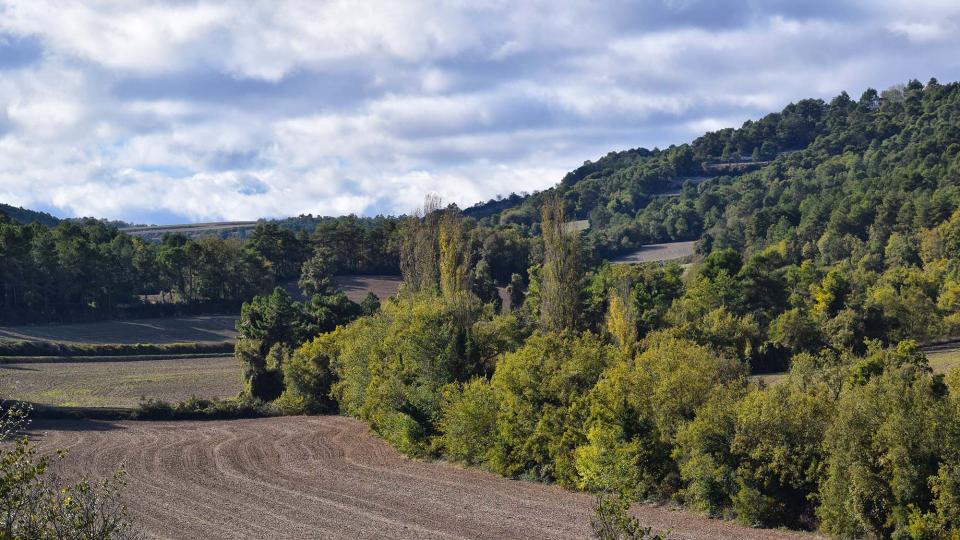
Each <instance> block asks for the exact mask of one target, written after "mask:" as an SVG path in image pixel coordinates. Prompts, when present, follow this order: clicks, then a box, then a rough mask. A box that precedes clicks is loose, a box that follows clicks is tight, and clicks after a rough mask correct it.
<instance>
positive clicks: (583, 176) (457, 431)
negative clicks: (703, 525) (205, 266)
mask: <svg viewBox="0 0 960 540" xmlns="http://www.w3.org/2000/svg"><path fill="white" fill-rule="evenodd" d="M958 130H960V85H957V84H950V85H940V84H938V83H937V82H936V81H930V82H929V83H928V84H927V85H922V84H920V83H917V82H916V81H913V82H911V83H909V84H908V85H905V86H903V87H896V88H892V89H890V90H887V91H884V92H883V93H877V92H875V91H873V90H868V91H867V92H865V93H864V94H863V95H862V97H861V98H860V100H858V101H854V100H852V99H850V98H849V97H848V96H847V95H845V94H843V95H841V96H839V97H837V98H835V99H834V100H832V101H831V102H830V103H824V102H821V101H818V100H807V101H804V102H801V103H799V104H795V105H791V106H789V107H787V108H786V109H785V110H784V111H783V112H782V113H779V114H775V115H770V116H768V117H765V118H764V119H762V120H760V121H757V122H748V123H747V124H745V125H744V127H743V128H741V129H739V130H724V131H720V132H716V133H711V134H708V135H706V136H704V137H702V138H700V139H697V140H696V141H694V143H693V144H692V145H684V146H679V147H672V148H670V149H667V150H663V151H660V150H652V151H647V150H632V151H628V152H623V153H618V154H611V155H609V156H607V157H605V158H603V159H601V160H599V161H598V162H596V163H590V164H587V165H585V166H584V167H583V168H581V169H578V170H577V171H574V172H573V173H571V174H570V175H568V176H567V178H566V179H564V181H563V182H562V183H561V184H560V185H559V186H558V187H557V188H555V189H552V190H549V191H547V192H544V193H538V194H534V195H530V196H528V197H526V198H523V197H518V198H514V199H513V200H512V201H510V203H509V204H504V205H501V206H500V207H496V206H495V205H493V206H490V207H484V208H487V209H488V210H489V209H491V208H492V209H493V211H492V212H479V213H475V214H474V215H473V216H470V215H469V213H467V215H466V216H465V215H464V213H461V212H459V211H458V210H457V209H456V208H443V207H442V206H441V205H439V204H437V202H436V201H435V200H428V201H427V204H426V205H425V208H424V211H423V212H422V213H420V214H417V215H414V216H408V217H406V218H405V219H404V220H403V222H402V223H401V224H400V227H399V236H398V239H399V261H400V268H401V270H402V272H403V276H404V287H403V288H402V289H401V292H400V294H398V296H397V297H396V298H394V299H391V300H389V301H387V302H385V303H383V305H382V306H379V307H377V306H375V305H372V304H369V305H367V306H366V307H364V308H358V307H357V306H356V305H349V304H346V303H341V304H338V303H337V302H336V301H332V300H330V299H331V298H334V297H335V296H336V295H331V294H330V291H322V286H321V287H319V288H318V289H317V290H320V291H322V294H318V295H317V296H316V297H315V298H317V300H314V302H320V303H323V304H324V305H326V306H327V307H328V309H329V310H330V311H329V316H327V317H326V318H325V321H326V324H325V325H324V326H325V328H327V329H329V331H327V332H322V333H319V334H317V333H316V328H317V326H316V322H315V321H316V319H315V318H311V317H309V316H305V315H303V314H304V313H307V312H308V311H309V310H307V309H306V308H305V307H304V306H303V305H300V304H298V303H296V302H291V300H290V299H289V298H288V297H287V296H285V295H284V294H283V293H282V291H275V292H274V293H273V294H272V295H270V296H261V297H258V298H257V300H256V301H254V302H251V303H248V304H246V305H245V306H244V312H243V316H242V317H241V322H240V324H239V325H238V329H239V330H240V333H241V340H240V345H238V357H239V358H240V359H241V361H242V363H243V365H244V366H245V378H246V381H247V385H246V390H245V393H246V395H247V396H248V398H252V399H259V400H264V401H267V402H272V407H275V408H276V409H277V410H279V411H282V412H286V413H304V412H307V413H320V412H331V411H339V412H341V413H345V414H349V415H352V416H356V417H358V418H361V419H364V420H366V421H367V422H369V423H370V425H371V426H372V427H373V429H375V430H376V431H377V432H378V433H380V434H381V435H382V436H383V437H384V438H385V439H386V440H387V441H389V442H390V443H391V444H392V445H394V446H395V447H396V448H398V449H399V450H400V451H402V452H405V453H407V454H410V455H413V456H419V457H441V458H445V459H449V460H454V461H459V462H462V463H466V464H471V465H477V466H481V467H484V468H487V469H489V470H492V471H495V472H498V473H501V474H504V475H507V476H511V477H516V478H526V479H534V480H540V481H548V482H556V483H558V484H560V485H563V486H565V487H568V488H571V489H578V490H588V491H594V492H602V493H615V494H619V495H620V496H621V497H623V498H624V499H626V500H638V499H640V500H658V501H674V502H679V503H682V504H685V505H687V506H688V507H690V508H692V509H695V510H698V511H702V512H705V513H708V514H710V515H714V516H725V517H731V518H735V519H737V520H739V521H741V522H743V523H746V524H750V525H764V526H787V527H794V528H802V529H817V530H821V531H823V532H825V533H828V534H831V535H833V536H837V537H844V538H846V537H862V536H868V537H879V538H914V539H921V538H924V539H925V538H956V537H957V536H958V535H960V504H958V501H960V371H958V370H954V371H953V372H951V373H948V374H937V373H934V371H933V370H932V369H931V367H930V365H929V363H928V361H927V359H926V357H925V356H924V354H923V353H922V352H921V351H920V348H919V344H922V343H924V342H929V341H932V340H936V339H949V338H951V337H954V336H956V335H957V333H958V331H960V328H958V322H960V300H958V299H960V212H958V207H960V191H958V185H960V174H958V173H960V143H958V142H956V141H960V138H958ZM747 156H749V157H747ZM694 179H695V180H694ZM678 184H679V185H680V189H679V193H677V194H672V195H662V193H664V192H667V191H669V190H670V189H672V188H673V187H674V186H677V185H678ZM658 192H659V193H660V194H659V195H658ZM510 205H512V206H510ZM507 206H509V208H507ZM478 209H479V207H478ZM482 213H486V215H482V216H481V215H480V214H482ZM478 216H479V217H478ZM584 216H589V219H590V221H591V229H590V231H589V232H586V233H583V234H581V233H579V232H576V231H574V230H572V229H571V228H569V227H566V226H565V225H564V224H565V223H566V222H567V221H569V220H570V219H572V218H574V217H576V218H581V217H584ZM478 231H492V232H494V234H493V235H492V236H493V237H496V236H498V235H506V234H508V233H507V231H510V232H509V234H510V235H514V236H511V242H513V241H515V242H516V245H517V246H525V249H526V250H527V253H526V254H525V258H524V259H523V260H525V261H529V263H530V265H529V267H528V268H527V270H526V271H525V272H522V273H521V272H516V271H513V269H512V267H511V269H510V276H509V279H508V282H509V283H510V295H511V298H512V299H513V300H514V301H512V302H511V304H510V309H504V308H503V307H502V306H500V305H499V304H498V302H497V301H496V300H494V299H493V298H492V297H491V296H490V295H489V294H488V292H487V285H488V284H489V282H490V280H493V279H495V280H497V281H501V280H504V279H505V278H506V276H505V273H506V272H505V271H504V269H499V270H498V271H497V276H496V277H495V278H494V277H493V276H492V275H491V274H493V272H491V268H492V265H493V264H494V263H496V262H500V261H497V260H496V259H498V258H499V256H497V257H496V258H490V257H488V256H487V255H486V254H487V251H486V250H485V249H484V245H485V244H486V243H487V239H489V238H491V236H484V235H482V234H480V235H479V236H478V234H479V233H478ZM479 238H484V240H482V241H480V240H479ZM674 239H697V240H699V251H700V259H699V260H698V261H697V262H696V263H695V264H693V265H692V266H687V267H681V266H680V265H677V264H666V265H661V264H647V265H632V266H628V265H611V264H609V263H606V262H602V259H603V258H604V256H603V255H602V254H603V253H613V252H617V251H618V250H621V249H623V248H629V247H630V246H634V245H639V244H642V243H646V242H652V241H660V240H674ZM499 242H500V241H499V240H498V241H492V240H491V241H490V244H491V246H494V245H497V244H498V243H499ZM478 243H479V249H478ZM518 249H519V248H518ZM510 251H512V249H505V251H501V252H500V253H509V252H510ZM491 252H492V251H491ZM518 259H519V258H518ZM598 260H600V261H601V262H599V263H598V262H597V261H598ZM309 279H311V280H313V281H315V282H316V283H321V284H322V283H323V271H322V268H321V270H320V271H317V272H313V273H312V274H310V275H309ZM501 282H502V281H501ZM277 313H291V314H292V315H289V316H285V317H277V316H275V314H277ZM346 321H351V322H348V323H347V322H346ZM344 323H345V324H344ZM311 325H312V326H311ZM311 328H312V329H311ZM780 368H784V369H787V375H786V376H785V377H784V378H783V379H781V380H780V381H779V382H776V383H773V384H771V385H769V386H768V385H767V384H765V383H764V382H762V381H760V380H757V379H754V378H751V377H750V376H749V375H750V373H751V372H756V371H761V370H768V369H780Z"/></svg>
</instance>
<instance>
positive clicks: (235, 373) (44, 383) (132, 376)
mask: <svg viewBox="0 0 960 540" xmlns="http://www.w3.org/2000/svg"><path fill="white" fill-rule="evenodd" d="M240 388H241V381H240V367H239V365H238V364H237V360H236V359H235V358H233V357H232V356H222V357H217V358H178V359H173V360H142V361H141V360H138V361H128V362H63V363H29V364H28V363H23V364H0V395H2V396H3V397H4V398H8V399H16V400H20V401H29V402H31V403H36V404H40V405H48V406H57V407H98V408H100V407H106V408H129V407H134V406H136V405H137V402H138V401H139V400H140V397H141V396H142V397H147V398H160V399H163V400H165V401H170V402H176V401H181V400H184V399H187V398H189V397H190V396H198V397H203V398H226V397H230V396H234V395H236V394H237V392H239V391H240Z"/></svg>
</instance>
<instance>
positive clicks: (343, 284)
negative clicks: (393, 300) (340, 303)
mask: <svg viewBox="0 0 960 540" xmlns="http://www.w3.org/2000/svg"><path fill="white" fill-rule="evenodd" d="M401 283H403V278H401V277H400V276H360V275H356V276H335V277H334V278H333V285H334V286H335V287H336V288H337V290H340V291H343V292H344V293H346V295H347V298H349V299H350V300H353V301H354V302H361V301H362V300H363V299H364V298H365V297H366V296H367V293H371V292H372V293H373V294H375V295H377V297H378V298H380V299H381V300H384V299H387V298H389V297H391V296H393V295H395V294H397V290H398V289H399V288H400V284H401Z"/></svg>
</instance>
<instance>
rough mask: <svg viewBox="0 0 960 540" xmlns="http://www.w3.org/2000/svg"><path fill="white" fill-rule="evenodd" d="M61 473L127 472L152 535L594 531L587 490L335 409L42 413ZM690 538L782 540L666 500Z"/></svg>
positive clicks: (654, 520) (47, 444)
mask: <svg viewBox="0 0 960 540" xmlns="http://www.w3.org/2000/svg"><path fill="white" fill-rule="evenodd" d="M34 440H35V441H38V442H39V443H40V445H41V447H42V448H43V449H44V450H45V451H52V450H53V449H55V448H66V449H68V450H69V451H70V453H69V455H68V456H67V458H66V460H65V461H64V462H63V464H62V468H63V470H62V472H63V473H64V474H65V475H66V476H77V475H80V474H84V473H86V474H94V475H100V476H105V475H108V474H111V473H112V472H113V471H114V470H115V469H116V468H117V467H119V466H123V467H124V468H125V470H126V472H127V478H128V481H129V483H128V486H127V491H126V499H127V504H128V506H129V508H130V511H131V513H132V515H133V518H134V519H135V520H136V522H137V523H139V524H140V526H141V527H142V528H143V529H144V532H145V533H146V534H147V535H148V536H150V537H156V538H210V539H220V538H223V539H227V538H231V539H232V538H257V539H273V538H277V539H280V538H328V539H331V538H404V539H406V538H491V539H493V538H495V539H503V538H532V539H537V538H544V539H546V538H576V539H581V538H588V537H589V536H590V531H589V522H590V517H591V515H592V504H593V497H591V496H590V495H586V494H582V493H572V492H569V491H565V490H563V489H560V488H558V487H556V486H549V485H544V484H537V483H529V482H521V481H514V480H509V479H505V478H501V477H499V476H495V475H493V474H490V473H486V472H482V471H478V470H469V469H463V468H460V467H457V466H453V465H450V464H446V463H437V462H421V461H414V460H410V459H406V458H403V457H401V456H400V455H398V454H397V453H396V452H395V451H394V450H393V449H392V448H390V447H389V446H388V445H387V444H386V443H385V442H383V441H382V440H380V439H378V438H376V437H374V436H372V435H370V434H369V432H368V430H367V427H366V426H365V425H364V424H363V423H361V422H359V421H356V420H353V419H350V418H344V417H337V416H326V417H284V418H264V419H255V420H234V421H209V422H116V423H110V422H102V421H89V420H88V421H45V422H38V423H36V424H35V425H34ZM634 510H635V513H636V514H637V515H638V516H639V517H640V519H641V520H642V521H643V523H645V524H647V525H648V526H652V527H654V528H655V529H657V530H664V529H671V530H672V531H673V533H672V535H671V538H673V539H676V540H682V539H687V540H690V539H716V538H739V539H761V538H763V539H787V538H813V536H812V535H804V534H799V533H791V532H786V531H777V530H763V529H749V528H743V527H740V526H737V525H735V524H734V523H731V522H726V521H718V520H710V519H707V518H704V517H700V516H696V515H693V514H690V513H687V512H682V511H674V510H671V509H668V508H662V507H649V506H637V507H635V509H634Z"/></svg>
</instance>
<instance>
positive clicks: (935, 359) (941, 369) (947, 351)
mask: <svg viewBox="0 0 960 540" xmlns="http://www.w3.org/2000/svg"><path fill="white" fill-rule="evenodd" d="M926 353H927V359H928V360H930V367H932V368H933V371H934V372H935V373H947V372H948V371H950V370H951V369H953V368H955V367H958V366H960V344H957V343H951V344H950V345H947V346H939V347H936V346H935V347H930V348H928V349H927V350H926Z"/></svg>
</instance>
